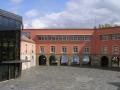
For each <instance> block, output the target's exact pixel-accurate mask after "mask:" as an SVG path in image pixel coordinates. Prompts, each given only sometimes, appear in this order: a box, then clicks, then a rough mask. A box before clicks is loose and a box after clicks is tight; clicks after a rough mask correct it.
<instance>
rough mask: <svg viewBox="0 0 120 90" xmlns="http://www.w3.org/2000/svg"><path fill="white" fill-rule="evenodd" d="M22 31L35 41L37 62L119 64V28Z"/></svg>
mask: <svg viewBox="0 0 120 90" xmlns="http://www.w3.org/2000/svg"><path fill="white" fill-rule="evenodd" d="M23 32H26V33H29V34H30V37H31V39H32V40H34V41H35V43H36V60H37V61H36V63H37V65H82V66H83V65H91V66H102V67H119V66H120V61H119V60H120V27H111V28H103V29H24V30H23Z"/></svg>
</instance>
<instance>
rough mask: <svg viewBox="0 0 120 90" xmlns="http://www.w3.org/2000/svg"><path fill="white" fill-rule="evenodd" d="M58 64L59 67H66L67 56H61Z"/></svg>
mask: <svg viewBox="0 0 120 90" xmlns="http://www.w3.org/2000/svg"><path fill="white" fill-rule="evenodd" d="M60 64H61V65H68V56H67V55H62V56H61V58H60Z"/></svg>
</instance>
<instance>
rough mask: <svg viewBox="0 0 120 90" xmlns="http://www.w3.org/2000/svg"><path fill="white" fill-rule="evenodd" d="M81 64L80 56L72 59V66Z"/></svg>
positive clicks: (74, 56)
mask: <svg viewBox="0 0 120 90" xmlns="http://www.w3.org/2000/svg"><path fill="white" fill-rule="evenodd" d="M79 64H80V58H79V55H73V56H72V57H71V65H79Z"/></svg>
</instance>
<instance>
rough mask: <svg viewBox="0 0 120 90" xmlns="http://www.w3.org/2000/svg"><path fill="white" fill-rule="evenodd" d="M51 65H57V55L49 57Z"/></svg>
mask: <svg viewBox="0 0 120 90" xmlns="http://www.w3.org/2000/svg"><path fill="white" fill-rule="evenodd" d="M49 64H50V65H57V58H56V56H55V55H51V56H50V57H49Z"/></svg>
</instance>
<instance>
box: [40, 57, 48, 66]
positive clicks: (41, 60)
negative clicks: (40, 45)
mask: <svg viewBox="0 0 120 90" xmlns="http://www.w3.org/2000/svg"><path fill="white" fill-rule="evenodd" d="M39 65H46V56H45V55H41V56H39Z"/></svg>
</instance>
